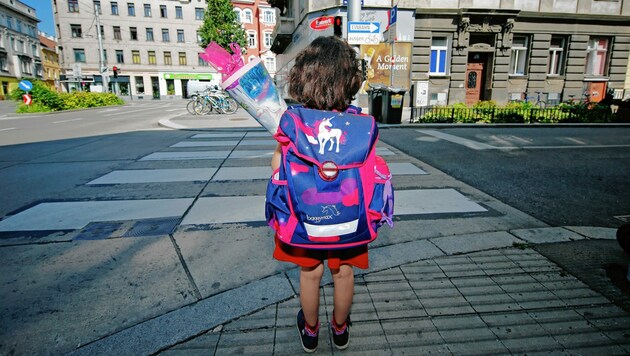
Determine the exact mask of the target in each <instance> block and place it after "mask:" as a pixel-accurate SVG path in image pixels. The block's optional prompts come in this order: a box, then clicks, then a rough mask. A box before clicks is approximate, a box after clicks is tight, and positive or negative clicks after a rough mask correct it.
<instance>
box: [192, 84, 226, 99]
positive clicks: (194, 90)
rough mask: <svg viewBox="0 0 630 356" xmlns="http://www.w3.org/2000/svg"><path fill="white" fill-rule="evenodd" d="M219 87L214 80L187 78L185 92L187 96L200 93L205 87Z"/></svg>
mask: <svg viewBox="0 0 630 356" xmlns="http://www.w3.org/2000/svg"><path fill="white" fill-rule="evenodd" d="M214 87H217V88H219V83H218V82H217V81H214V80H189V81H188V83H187V84H186V94H188V97H189V98H192V97H193V96H194V95H197V94H200V93H202V92H203V91H204V90H206V89H207V88H214Z"/></svg>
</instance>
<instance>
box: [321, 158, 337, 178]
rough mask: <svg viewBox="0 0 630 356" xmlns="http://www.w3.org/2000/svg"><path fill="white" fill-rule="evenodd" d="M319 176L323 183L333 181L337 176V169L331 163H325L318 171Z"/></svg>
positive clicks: (333, 163)
mask: <svg viewBox="0 0 630 356" xmlns="http://www.w3.org/2000/svg"><path fill="white" fill-rule="evenodd" d="M318 172H319V176H320V177H322V179H323V180H325V181H328V182H330V181H333V180H335V178H337V176H338V175H339V167H337V165H336V164H335V162H333V161H326V162H324V163H322V166H321V167H319V169H318Z"/></svg>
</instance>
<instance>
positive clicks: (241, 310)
mask: <svg viewBox="0 0 630 356" xmlns="http://www.w3.org/2000/svg"><path fill="white" fill-rule="evenodd" d="M160 125H162V126H164V127H170V128H172V129H177V130H181V132H182V134H181V137H182V138H181V139H182V140H188V141H191V140H193V136H194V135H196V134H197V133H198V132H194V131H207V133H217V132H221V133H225V134H226V136H228V135H231V134H236V135H235V136H237V137H238V138H235V139H226V138H224V139H223V140H224V141H222V142H223V143H227V142H229V140H234V141H235V142H238V143H234V144H230V145H232V146H233V147H232V146H230V147H229V149H230V150H233V151H235V152H236V151H238V150H239V147H240V144H241V143H245V142H246V141H251V142H252V143H257V142H256V141H261V136H258V135H256V134H262V128H260V126H259V125H258V124H257V123H256V122H255V121H254V120H253V119H252V118H251V117H249V115H248V114H247V113H245V112H244V111H243V110H239V112H238V113H236V114H234V115H216V116H213V115H209V116H208V117H195V116H192V115H190V116H189V115H187V114H186V115H181V116H178V117H175V118H173V119H170V120H163V121H162V122H160ZM187 130H191V132H190V134H187V133H186V131H187ZM245 131H249V132H247V134H245V133H244V132H245ZM251 131H259V132H254V133H253V134H254V135H251V136H249V135H250V134H252V132H251ZM160 132H171V131H169V130H156V131H155V132H153V133H154V134H159V133H160ZM238 134H240V136H239V135H238ZM160 138H162V136H160ZM266 138H267V139H268V137H266ZM205 140H212V139H210V138H206V139H205ZM204 142H205V143H207V141H204ZM257 144H260V142H258V143H257ZM169 145H170V142H169V143H164V147H162V146H159V147H158V146H156V150H160V152H164V151H163V150H169V151H172V152H175V151H176V150H177V148H174V146H169ZM243 147H245V148H244V149H242V150H245V149H247V150H252V149H251V148H249V147H250V146H246V145H244V146H243ZM253 147H257V146H253ZM259 147H263V146H259ZM270 147H273V146H270ZM263 148H264V149H266V150H270V149H272V148H269V147H267V146H264V147H263ZM387 148H389V149H390V150H391V151H392V152H393V155H390V156H388V157H389V158H388V161H389V162H391V163H411V164H413V165H414V166H416V167H417V168H420V169H422V170H424V171H426V172H427V174H426V175H423V176H421V178H418V177H419V176H412V175H406V176H405V175H402V176H398V177H395V179H396V181H395V185H396V188H397V192H399V194H402V193H400V192H403V191H405V190H411V189H426V190H431V189H439V188H445V187H446V188H449V189H452V190H454V191H457V192H461V194H462V196H465V197H466V198H467V199H470V200H471V201H472V202H474V203H478V204H480V205H481V206H483V207H484V208H485V209H486V211H484V212H481V213H464V214H456V213H453V214H450V215H449V214H433V215H431V214H425V215H421V214H418V215H400V216H398V217H397V218H396V227H395V228H394V229H388V228H387V227H384V228H383V229H381V234H380V236H379V238H378V239H377V240H376V241H375V242H374V243H372V244H371V245H370V268H369V269H368V270H365V271H364V270H355V275H356V278H355V281H356V287H355V298H354V305H353V309H352V320H353V325H352V327H351V337H350V347H349V348H348V349H347V350H345V351H343V352H340V351H338V350H336V349H335V348H334V346H332V344H331V340H330V333H329V330H328V324H327V323H328V322H329V320H330V314H331V312H332V284H331V282H332V280H331V276H330V273H329V272H326V274H325V276H324V281H323V287H322V288H321V295H322V305H321V308H320V322H321V323H322V328H321V334H320V341H319V342H320V343H319V348H318V350H317V352H316V354H325V355H330V354H341V353H343V354H353V355H401V354H411V355H424V354H429V353H431V354H454V355H469V354H470V355H473V354H476V355H488V354H528V355H530V354H560V355H626V354H630V327H629V326H630V291H629V289H630V286H629V284H628V282H627V281H626V280H625V273H626V272H627V267H628V263H629V262H630V257H629V256H628V255H626V254H625V253H624V252H623V251H622V250H621V248H620V247H619V246H618V245H617V242H616V241H615V232H616V230H615V229H610V228H600V227H577V226H562V227H553V226H548V225H546V224H544V223H543V222H541V221H538V220H537V219H535V218H533V217H531V216H528V215H526V214H524V213H522V212H521V211H518V210H516V209H514V208H512V207H510V206H507V205H505V204H503V203H502V202H500V201H497V200H496V199H494V198H493V197H491V196H488V195H487V194H485V193H483V192H480V191H478V190H476V189H475V188H473V187H470V186H467V185H466V184H464V183H462V182H460V181H457V180H455V179H454V178H452V177H450V176H448V175H446V174H445V173H443V172H440V171H438V170H437V169H435V168H433V167H431V166H429V165H427V164H425V163H424V162H421V161H419V160H417V159H415V158H413V157H410V156H407V155H405V154H404V153H402V152H400V151H398V150H396V149H395V148H392V147H387ZM186 149H192V148H186ZM201 149H204V150H209V149H211V148H208V146H206V147H205V148H204V147H202V148H201ZM222 149H223V148H222ZM249 152H252V151H249ZM226 162H227V161H226ZM267 162H268V157H264V158H256V159H247V160H242V161H238V162H228V163H227V164H225V165H226V166H227V168H237V169H239V173H240V174H244V172H246V168H251V167H260V166H263V165H266V164H268V163H267ZM176 163H177V162H175V161H168V162H166V163H163V162H159V161H156V162H152V161H143V160H140V159H135V160H133V161H132V162H131V163H128V164H126V165H124V166H121V167H117V168H121V169H122V168H124V169H125V170H131V168H135V169H153V170H156V169H159V168H167V167H171V168H179V167H180V166H179V165H177V164H176ZM193 164H197V165H195V166H193ZM222 164H223V163H222ZM188 165H190V167H188ZM181 166H182V167H185V168H193V169H194V168H208V167H206V166H203V165H202V164H201V163H199V162H189V161H181ZM202 166H203V167H202ZM92 178H96V177H92ZM265 184H266V182H265V181H263V180H261V179H258V180H249V181H247V180H233V181H229V180H223V181H214V180H211V181H207V184H206V185H202V188H199V189H200V190H201V191H202V193H204V194H201V195H200V196H201V198H208V197H216V196H222V194H231V193H232V190H234V191H237V192H238V194H240V195H247V194H250V196H251V195H256V194H258V195H259V194H260V193H256V194H252V193H251V192H258V191H261V190H264V186H265ZM141 185H142V186H143V184H141ZM190 185H191V186H192V185H193V184H192V183H191V184H190ZM134 187H135V188H122V187H121V188H118V189H121V190H123V192H122V193H121V194H124V193H128V192H132V191H133V189H139V188H137V187H136V186H134ZM124 189H129V190H124ZM172 189H174V188H172ZM191 189H192V188H191ZM174 190H175V189H174ZM182 191H183V190H182ZM226 191H227V193H226ZM183 196H184V194H182V195H181V196H180V195H177V192H175V194H174V198H181V200H184V199H183ZM201 198H200V199H199V200H201ZM173 200H174V199H173ZM191 200H192V198H191ZM397 201H401V202H402V201H404V199H402V196H401V198H400V200H397ZM249 204H250V205H251V203H249ZM186 206H188V205H186ZM219 208H223V209H224V210H229V209H230V207H229V206H227V205H226V206H220V207H219ZM401 208H402V207H401ZM198 209H199V210H202V207H198ZM401 210H402V209H401ZM178 221H179V223H180V225H179V226H178V227H177V228H175V229H174V231H172V232H171V230H168V229H167V230H168V231H169V232H166V233H164V232H161V233H156V234H153V235H151V234H149V235H142V234H139V235H140V236H131V238H121V237H120V236H121V231H122V227H124V226H125V224H128V223H129V222H123V223H122V224H121V225H120V226H118V227H117V229H118V230H116V231H97V229H96V228H95V229H94V230H93V231H86V230H88V229H84V231H83V233H84V235H85V236H87V235H89V234H88V233H92V234H94V235H99V234H100V235H104V237H101V238H100V239H97V238H94V239H90V238H85V239H75V237H76V236H74V235H72V233H70V234H68V235H59V236H55V237H54V240H49V241H48V242H49V243H32V244H28V245H24V244H22V245H20V244H17V243H14V244H13V245H9V246H4V247H3V248H2V249H1V250H0V251H1V254H0V258H2V260H3V269H2V276H0V284H2V285H3V290H2V292H3V294H5V293H6V294H7V296H10V297H11V298H13V302H14V304H15V305H11V304H10V303H9V305H3V309H2V311H3V313H4V315H6V316H7V317H6V318H5V319H6V320H9V321H11V323H15V324H16V325H8V324H7V325H2V326H0V328H3V329H9V331H7V330H5V331H4V332H3V333H2V335H7V334H9V335H16V336H15V338H12V339H10V340H0V353H3V352H4V351H5V350H7V354H10V353H11V352H10V351H13V350H22V352H20V351H17V353H18V354H19V353H24V354H26V353H28V354H31V353H35V354H64V353H69V354H72V355H90V356H91V355H151V354H164V355H173V354H175V355H176V354H181V355H196V354H199V355H232V354H246V355H249V354H261V355H296V354H298V355H299V354H302V353H303V351H302V348H301V345H300V342H299V339H298V334H297V331H296V328H295V317H296V314H297V311H298V309H299V299H298V292H297V291H299V271H298V269H297V268H295V267H294V266H292V265H290V264H284V263H279V262H276V261H274V260H272V258H271V251H272V249H273V243H272V236H273V235H272V233H271V232H270V229H269V228H268V227H267V226H265V225H264V223H261V222H253V223H251V224H247V223H233V224H220V223H218V224H212V225H195V224H194V223H191V224H187V225H183V224H181V223H182V221H180V220H178ZM110 225H111V224H110ZM94 226H97V224H94ZM100 226H101V228H102V229H104V227H106V225H105V224H101V225H100ZM107 226H109V225H107ZM134 226H136V225H134ZM146 228H147V229H148V228H149V227H146ZM116 233H118V234H119V235H115V234H116ZM114 236H116V237H114ZM128 237H129V236H128ZM7 241H8V240H7ZM13 288H15V289H16V290H18V292H14V291H13V290H9V289H13ZM25 291H26V292H28V291H35V292H36V293H32V294H28V293H26V292H25ZM20 293H22V294H20ZM55 298H57V299H55ZM49 299H52V301H51V300H49ZM7 300H8V298H7ZM22 307H23V308H22ZM18 321H19V322H18ZM25 325H26V326H25ZM33 325H36V326H33ZM20 327H23V328H24V330H28V333H27V332H25V331H24V330H22V329H20ZM9 332H14V333H13V334H10V333H9ZM38 334H39V335H40V336H41V338H38ZM42 339H43V340H45V342H42V341H41V340H42ZM38 340H39V341H38ZM25 350H26V351H25ZM27 351H32V352H27Z"/></svg>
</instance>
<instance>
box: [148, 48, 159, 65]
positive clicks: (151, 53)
mask: <svg viewBox="0 0 630 356" xmlns="http://www.w3.org/2000/svg"><path fill="white" fill-rule="evenodd" d="M149 64H157V61H156V60H155V51H149Z"/></svg>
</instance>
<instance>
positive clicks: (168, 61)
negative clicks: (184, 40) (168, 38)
mask: <svg viewBox="0 0 630 356" xmlns="http://www.w3.org/2000/svg"><path fill="white" fill-rule="evenodd" d="M164 64H168V65H171V64H173V60H172V59H171V52H164Z"/></svg>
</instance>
